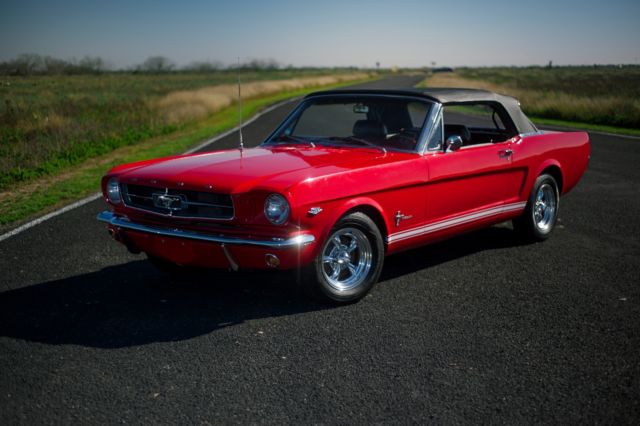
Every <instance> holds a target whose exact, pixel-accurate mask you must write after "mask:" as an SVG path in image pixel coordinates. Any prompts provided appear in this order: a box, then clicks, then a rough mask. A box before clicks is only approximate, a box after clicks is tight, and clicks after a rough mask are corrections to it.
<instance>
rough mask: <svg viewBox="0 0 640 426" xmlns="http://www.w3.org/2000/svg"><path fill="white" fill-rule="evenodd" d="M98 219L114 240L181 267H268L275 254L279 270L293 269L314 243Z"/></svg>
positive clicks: (106, 216)
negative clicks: (240, 236)
mask: <svg viewBox="0 0 640 426" xmlns="http://www.w3.org/2000/svg"><path fill="white" fill-rule="evenodd" d="M97 219H98V221H100V222H104V223H106V224H107V225H108V226H109V228H110V229H111V231H112V235H113V236H114V238H115V239H116V240H117V241H119V242H121V243H123V244H125V245H127V246H128V247H129V249H130V250H132V249H133V250H135V251H138V252H139V251H144V252H146V253H148V254H151V255H153V256H158V257H161V258H163V259H166V260H169V261H171V262H174V263H177V264H182V265H192V266H203V267H214V268H216V267H217V268H220V267H222V268H227V267H228V268H231V269H238V268H267V267H268V266H267V264H266V263H265V256H267V255H275V256H277V257H278V258H279V259H280V265H279V266H278V267H279V268H280V269H290V268H294V267H298V266H301V265H302V264H304V263H308V262H309V261H310V258H312V251H313V243H314V242H315V237H314V236H313V235H311V234H300V235H295V236H292V237H290V238H270V239H253V238H238V237H232V236H226V235H211V234H203V233H201V232H197V231H188V230H182V229H175V228H164V227H157V226H149V225H143V224H139V223H134V222H131V221H130V220H129V219H128V218H126V217H122V216H116V215H115V214H113V213H112V212H109V211H104V212H102V213H99V214H98V216H97ZM271 267H272V266H271Z"/></svg>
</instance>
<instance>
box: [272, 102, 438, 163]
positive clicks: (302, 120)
mask: <svg viewBox="0 0 640 426" xmlns="http://www.w3.org/2000/svg"><path fill="white" fill-rule="evenodd" d="M430 108H431V103H429V102H427V101H422V100H420V99H415V98H409V97H406V98H405V97H393V96H375V95H373V96H372V95H369V96H366V95H359V96H351V95H347V96H344V95H341V96H318V97H314V98H310V99H307V100H305V101H304V102H303V103H302V104H301V105H300V106H299V107H298V108H297V109H296V110H295V111H294V112H293V113H292V114H291V116H289V118H288V119H287V120H286V121H285V122H284V123H283V124H282V125H281V126H280V127H279V128H278V129H277V130H276V131H275V132H274V133H273V135H272V136H271V137H270V138H269V139H268V140H267V141H265V144H306V145H312V146H315V145H318V144H321V145H339V146H367V147H371V148H376V149H384V150H400V151H415V150H416V146H417V144H418V139H419V138H420V135H421V133H422V128H423V126H424V123H425V121H426V118H427V116H428V115H429V110H430Z"/></svg>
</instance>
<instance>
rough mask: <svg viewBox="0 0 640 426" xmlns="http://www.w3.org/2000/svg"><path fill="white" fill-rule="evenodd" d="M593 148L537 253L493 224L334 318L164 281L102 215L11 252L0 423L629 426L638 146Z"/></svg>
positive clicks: (637, 393) (638, 232)
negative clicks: (112, 233)
mask: <svg viewBox="0 0 640 426" xmlns="http://www.w3.org/2000/svg"><path fill="white" fill-rule="evenodd" d="M414 80H415V79H414ZM414 80H412V79H410V78H396V79H390V80H388V81H383V82H378V83H375V84H374V85H375V86H378V87H391V86H396V87H397V86H402V85H404V86H407V85H411V84H412V83H413V82H414ZM290 108H291V105H287V106H285V107H282V108H279V109H277V110H276V111H274V112H273V113H270V114H267V115H266V116H264V117H263V118H261V119H259V120H258V121H256V122H255V123H253V124H252V125H249V126H248V127H247V128H246V129H245V131H244V135H245V141H253V142H259V141H260V140H261V139H262V138H263V137H264V136H265V135H266V134H267V133H268V132H269V131H270V130H271V129H272V128H273V127H274V126H275V124H277V123H278V122H279V121H280V119H281V118H282V117H283V116H284V115H285V114H286V112H287V111H288V110H289V109H290ZM592 142H593V145H592V149H593V154H592V161H591V164H590V167H589V170H588V171H587V173H586V175H585V176H584V178H583V179H582V181H581V183H580V184H579V186H578V187H577V188H576V189H575V190H574V191H573V192H571V193H570V194H568V195H567V196H566V197H564V198H563V199H562V202H561V209H560V222H559V226H558V228H557V229H556V230H555V232H554V235H553V236H552V238H551V239H550V240H548V241H547V242H544V243H539V244H532V245H520V244H519V243H518V241H517V240H516V239H515V238H514V237H513V235H512V232H511V230H510V228H509V226H508V225H501V226H495V227H492V228H490V229H487V230H483V231H480V232H476V233H473V234H468V235H465V236H462V237H459V238H456V239H454V240H450V241H447V242H444V243H440V244H437V245H433V246H429V247H425V248H422V249H418V250H414V251H410V252H406V253H403V254H400V255H396V256H392V257H390V258H388V259H387V260H386V263H385V268H384V271H383V274H382V277H381V282H380V283H379V284H378V285H377V286H376V288H375V289H374V291H373V292H372V293H371V294H370V295H369V296H367V297H366V298H365V299H364V300H362V301H361V302H360V303H357V304H354V305H350V306H344V307H330V306H323V305H319V304H316V303H313V302H309V301H308V300H307V299H305V298H304V297H303V296H302V295H301V294H300V292H298V291H297V289H296V288H295V284H293V281H292V280H290V279H288V278H289V277H288V276H286V275H282V274H277V273H266V272H252V273H240V274H237V273H236V274H234V273H217V274H212V276H211V277H210V278H209V279H200V280H195V281H194V282H189V283H186V282H185V283H172V282H170V281H169V280H168V279H167V278H165V277H164V276H162V275H161V274H160V273H158V272H157V271H156V270H155V269H153V267H151V266H150V265H149V264H148V263H147V262H146V261H145V259H144V257H143V256H142V255H139V256H135V255H131V254H128V253H127V251H126V250H125V249H124V247H122V246H120V245H118V244H116V243H114V242H113V241H111V240H110V238H109V237H108V236H107V232H106V231H105V229H104V226H103V225H101V224H98V223H97V222H96V220H95V215H96V214H97V213H98V212H99V211H101V210H102V209H103V208H104V205H103V203H102V201H96V202H92V203H90V204H87V205H85V206H83V207H81V208H77V209H75V210H72V211H70V212H68V213H66V214H63V215H61V216H58V217H56V218H54V219H51V220H49V221H47V222H45V223H43V224H41V225H39V226H36V227H34V228H32V229H30V230H28V231H26V232H23V233H21V234H19V235H17V236H14V237H12V238H9V239H7V240H5V241H3V242H1V243H0V272H1V276H0V291H1V293H0V423H1V424H3V425H9V424H19V423H21V424H51V423H58V424H72V423H74V422H82V423H95V424H97V423H101V424H102V423H109V424H112V423H171V424H178V423H211V424H213V423H225V424H226V423H243V424H244V423H290V424H292V423H293V424H298V423H342V424H352V423H367V424H368V423H436V424H452V423H471V424H478V423H506V424H521V423H524V424H530V423H540V422H544V423H562V424H582V423H607V424H638V422H639V421H640V361H639V360H640V290H639V283H640V240H639V236H640V229H639V224H640V220H639V219H638V214H639V213H640V196H639V195H640V194H639V190H638V188H640V169H639V167H638V164H640V140H638V139H628V138H621V137H616V136H605V135H597V134H594V135H592ZM235 144H236V138H235V137H233V136H232V137H229V138H226V139H225V140H221V141H219V142H218V143H216V144H215V146H214V148H223V147H228V146H235Z"/></svg>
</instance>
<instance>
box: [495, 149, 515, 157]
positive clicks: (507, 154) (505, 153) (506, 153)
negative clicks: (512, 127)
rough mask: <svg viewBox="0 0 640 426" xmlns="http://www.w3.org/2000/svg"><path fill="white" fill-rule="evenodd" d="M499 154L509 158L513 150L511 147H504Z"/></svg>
mask: <svg viewBox="0 0 640 426" xmlns="http://www.w3.org/2000/svg"><path fill="white" fill-rule="evenodd" d="M498 155H499V156H500V158H509V157H511V155H513V151H511V150H510V149H504V150H502V151H500V152H498Z"/></svg>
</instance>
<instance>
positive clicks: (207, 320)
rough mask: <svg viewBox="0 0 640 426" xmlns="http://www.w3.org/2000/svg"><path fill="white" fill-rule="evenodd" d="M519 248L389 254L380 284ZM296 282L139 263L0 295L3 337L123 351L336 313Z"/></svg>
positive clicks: (456, 247) (495, 243) (479, 237)
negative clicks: (180, 274) (165, 270)
mask: <svg viewBox="0 0 640 426" xmlns="http://www.w3.org/2000/svg"><path fill="white" fill-rule="evenodd" d="M518 244H519V243H518V241H517V240H516V239H515V238H514V236H513V232H512V231H511V230H509V229H505V228H498V227H493V228H489V229H486V230H482V231H477V232H474V233H471V234H467V235H464V236H462V237H457V238H455V239H453V240H449V241H445V242H442V243H438V244H435V245H431V246H427V247H424V248H420V249H416V250H411V251H408V252H405V253H402V254H398V255H394V256H391V257H389V258H388V259H387V262H386V263H385V268H384V269H383V273H382V277H381V279H380V280H381V281H390V280H393V279H394V278H396V277H399V276H403V275H406V274H410V273H413V272H416V271H418V270H422V269H427V268H429V267H430V266H434V265H437V264H440V263H444V262H449V261H453V260H455V259H458V258H460V257H463V256H467V255H470V254H472V253H475V252H478V251H484V250H493V249H498V248H504V247H510V246H514V245H518ZM295 281H296V280H295V277H294V276H293V273H276V272H273V271H255V272H242V273H232V272H207V273H206V274H198V275H190V276H188V277H185V278H184V279H178V280H176V279H172V278H168V277H166V276H165V275H163V274H161V273H160V272H158V271H157V270H156V269H155V268H153V267H152V266H151V265H150V264H149V262H147V261H146V260H138V261H133V262H128V263H125V264H120V265H115V266H109V267H106V268H104V269H101V270H99V271H96V272H91V273H87V274H82V275H76V276H73V277H68V278H63V279H59V280H54V281H48V282H44V283H41V284H36V285H32V286H28V287H24V288H20V289H15V290H10V291H6V292H3V293H0V336H5V337H12V338H18V339H24V340H28V341H35V342H40V343H46V344H54V345H60V344H74V345H81V346H89V347H99V348H120V347H130V346H137V345H144V344H148V343H153V342H167V341H180V340H186V339H190V338H193V337H197V336H200V335H203V334H207V333H211V332H213V331H215V330H218V329H221V328H224V327H229V326H233V325H236V324H241V323H243V322H246V321H248V320H252V319H259V318H268V317H279V316H287V315H292V314H298V313H304V312H311V311H318V310H325V309H334V308H335V307H333V306H331V305H324V304H320V303H317V302H314V301H312V300H310V299H308V298H307V297H305V295H304V293H303V292H301V291H300V290H299V289H298V286H297V284H296V283H295ZM374 291H375V290H374Z"/></svg>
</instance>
